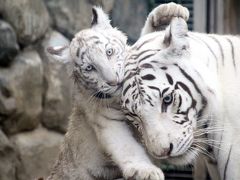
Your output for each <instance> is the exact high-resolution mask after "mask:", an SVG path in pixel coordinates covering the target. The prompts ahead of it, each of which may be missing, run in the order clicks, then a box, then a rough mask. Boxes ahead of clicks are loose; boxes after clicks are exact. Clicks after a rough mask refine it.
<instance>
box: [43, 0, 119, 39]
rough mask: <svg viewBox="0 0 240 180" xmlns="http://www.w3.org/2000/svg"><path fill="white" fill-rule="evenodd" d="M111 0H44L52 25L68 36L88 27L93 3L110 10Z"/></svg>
mask: <svg viewBox="0 0 240 180" xmlns="http://www.w3.org/2000/svg"><path fill="white" fill-rule="evenodd" d="M113 2H114V0H103V1H102V0H81V1H79V0H45V3H46V5H47V7H48V10H49V13H50V15H51V17H52V25H53V27H54V28H56V29H57V30H58V31H59V32H61V33H62V34H64V35H65V36H67V37H68V38H71V37H72V36H73V35H74V34H75V33H77V32H78V31H80V30H82V29H85V28H88V27H90V24H91V17H92V6H93V5H101V6H103V7H104V9H106V10H107V11H110V10H111V9H112V7H113Z"/></svg>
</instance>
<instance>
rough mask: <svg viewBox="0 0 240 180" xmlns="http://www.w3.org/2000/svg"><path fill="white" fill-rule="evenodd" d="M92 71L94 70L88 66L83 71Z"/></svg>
mask: <svg viewBox="0 0 240 180" xmlns="http://www.w3.org/2000/svg"><path fill="white" fill-rule="evenodd" d="M93 69H94V67H93V66H92V65H88V66H87V67H86V69H85V70H86V71H92V70H93Z"/></svg>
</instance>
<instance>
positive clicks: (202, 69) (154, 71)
mask: <svg viewBox="0 0 240 180" xmlns="http://www.w3.org/2000/svg"><path fill="white" fill-rule="evenodd" d="M239 49H240V38H239V37H237V36H229V35H228V36H220V35H214V34H200V33H193V32H188V29H187V24H186V22H185V21H184V20H183V19H181V18H174V19H173V20H172V22H171V25H170V26H169V27H168V28H167V29H166V30H165V31H163V32H156V33H152V34H148V35H146V36H143V37H142V38H140V39H139V40H138V41H137V42H136V43H135V44H134V45H133V46H132V48H131V50H130V53H129V56H128V58H127V60H126V64H125V77H124V78H125V80H124V84H123V93H122V102H123V108H124V109H125V113H126V115H127V117H128V119H129V120H130V121H131V122H132V123H133V124H134V125H135V126H136V127H137V128H138V130H139V132H140V134H141V135H142V139H143V141H144V143H145V147H146V149H147V150H148V152H149V153H150V154H151V155H152V156H153V157H154V159H155V160H156V161H157V160H158V159H166V158H167V160H168V161H169V162H171V163H174V164H188V163H191V162H192V161H193V159H194V158H195V157H196V156H197V154H198V153H201V152H203V153H205V154H206V153H208V152H209V150H211V149H212V150H213V153H214V155H215V158H216V159H217V163H218V168H219V172H220V174H221V178H222V179H223V180H236V179H240V171H239V170H240V161H239V158H240V152H239V149H240V135H239V132H240V108H239V105H240V104H239V102H240V96H239V95H238V93H239V89H240V51H239ZM219 127H220V129H221V128H223V131H219V129H218V128H219ZM214 131H218V133H216V134H214V133H213V132H214ZM218 143H220V145H219V144H218Z"/></svg>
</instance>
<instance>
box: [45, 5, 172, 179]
mask: <svg viewBox="0 0 240 180" xmlns="http://www.w3.org/2000/svg"><path fill="white" fill-rule="evenodd" d="M173 8H175V5H173ZM94 9H95V11H96V13H97V15H98V16H96V17H95V18H97V23H95V24H93V27H92V28H91V29H88V30H83V31H81V32H79V33H78V34H76V36H75V38H74V39H73V40H72V42H71V44H70V46H65V47H50V48H48V51H49V53H50V54H51V56H52V57H53V58H54V59H56V60H59V61H61V62H63V63H66V64H68V65H69V67H70V71H71V74H72V75H73V78H74V80H75V96H74V102H75V103H74V108H73V112H72V116H71V118H70V124H69V128H68V132H67V134H66V136H65V141H64V144H63V146H62V148H61V153H60V155H59V159H58V161H57V163H56V165H55V168H54V169H53V171H52V175H51V176H50V177H49V178H48V180H53V179H61V178H63V179H71V180H72V179H83V180H88V179H89V180H91V179H93V177H103V178H104V179H113V178H116V177H118V176H119V172H118V169H117V168H116V167H115V168H113V169H111V168H110V169H109V168H108V166H109V165H117V166H118V167H119V168H120V170H121V171H122V173H123V176H124V177H125V178H127V179H128V178H131V179H137V180H141V179H144V180H145V179H146V180H162V179H164V175H163V173H162V171H161V169H159V168H158V167H156V166H155V165H153V164H152V162H151V161H150V159H149V157H148V156H147V155H146V153H145V151H144V148H143V147H142V146H141V145H140V144H139V143H138V142H137V141H136V139H135V138H133V136H132V132H131V131H130V129H129V128H128V126H127V125H126V123H125V122H124V121H123V120H124V119H125V117H124V115H123V113H122V112H121V110H120V107H119V102H118V98H117V97H114V96H117V95H118V93H119V91H118V83H120V82H121V81H122V79H123V62H124V57H125V53H126V52H127V49H128V46H127V45H126V38H125V36H124V35H123V34H122V33H121V32H120V31H118V30H117V29H114V28H112V27H111V26H110V24H109V19H108V17H107V15H106V14H105V13H104V12H103V11H102V9H101V8H96V7H95V8H94ZM154 12H155V13H157V12H158V11H157V10H155V11H154ZM153 14H154V13H152V15H153ZM158 14H159V17H161V18H162V17H163V16H161V13H158ZM175 15H176V14H174V16H175ZM168 18H169V13H168ZM95 20H96V19H95ZM148 21H150V22H148ZM152 21H158V18H157V16H156V17H155V19H147V22H146V23H147V24H152V23H154V22H152ZM160 25H161V24H159V26H160ZM145 27H146V26H145ZM155 28H156V27H155ZM148 32H149V31H148ZM94 36H95V37H96V36H97V37H98V38H99V41H100V42H101V43H97V41H94V40H93V39H94V38H92V39H91V37H94ZM88 38H89V39H88ZM112 40H117V41H118V43H116V44H114V43H113V42H111V41H112ZM118 44H122V47H117V46H118ZM109 45H112V46H111V47H109V48H113V50H114V53H115V54H114V55H113V56H109V57H108V56H106V49H105V48H106V47H107V46H109ZM107 48H108V47H107ZM81 56H86V57H85V58H83V59H81ZM87 65H93V66H94V68H95V71H92V72H88V71H86V67H87ZM93 82H95V83H94V84H92V85H91V83H93ZM109 84H111V85H109ZM99 90H101V91H103V92H104V93H108V94H111V95H112V96H113V97H112V98H111V99H107V100H105V99H104V100H99V99H96V98H94V97H92V94H93V93H96V92H97V91H99Z"/></svg>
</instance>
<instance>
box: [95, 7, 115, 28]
mask: <svg viewBox="0 0 240 180" xmlns="http://www.w3.org/2000/svg"><path fill="white" fill-rule="evenodd" d="M91 27H92V28H101V29H108V28H112V26H111V24H110V20H109V17H108V15H107V14H106V13H105V12H104V11H103V9H102V8H101V7H97V6H94V7H93V8H92V22H91Z"/></svg>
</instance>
